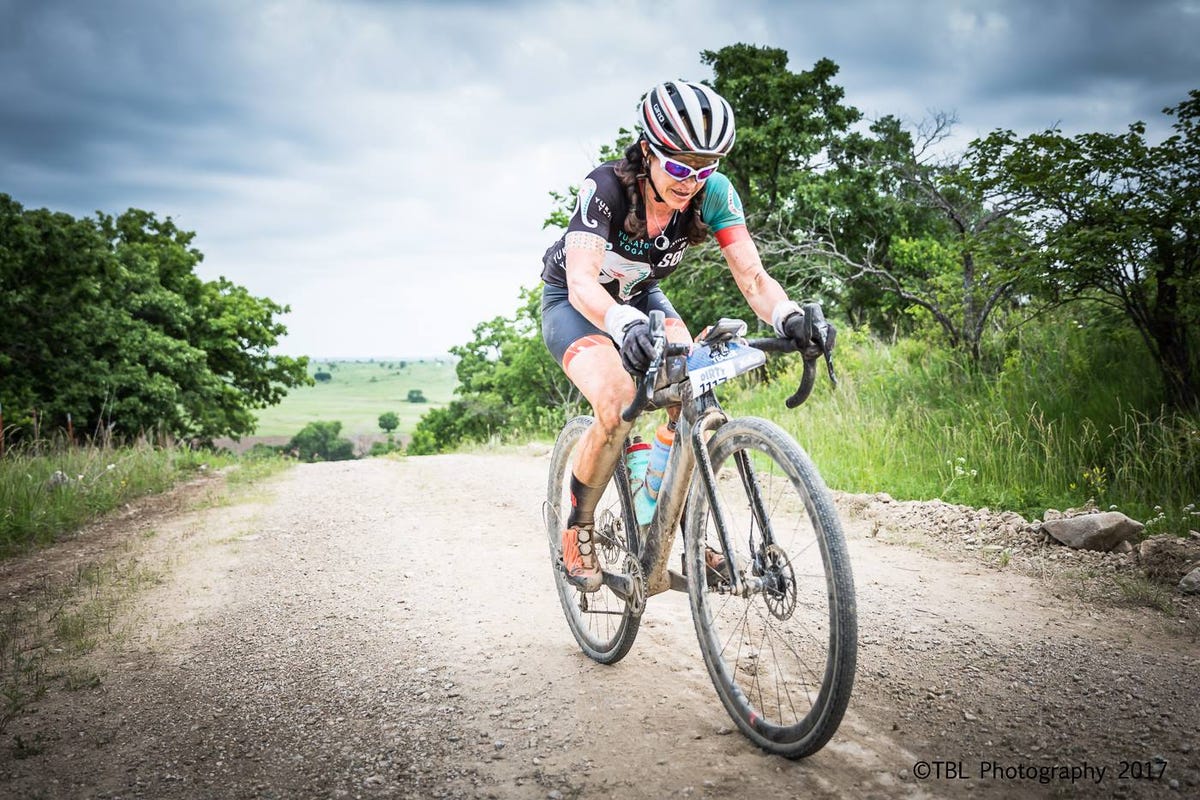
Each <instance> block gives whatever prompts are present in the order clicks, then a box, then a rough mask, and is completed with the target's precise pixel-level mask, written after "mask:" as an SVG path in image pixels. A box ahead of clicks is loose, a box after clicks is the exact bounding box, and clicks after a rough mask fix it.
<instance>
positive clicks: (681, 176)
mask: <svg viewBox="0 0 1200 800" xmlns="http://www.w3.org/2000/svg"><path fill="white" fill-rule="evenodd" d="M646 144H647V145H648V146H649V147H650V152H652V153H654V155H656V156H658V160H659V161H661V162H662V168H663V172H666V173H667V174H668V175H670V176H671V177H672V178H674V179H675V180H677V181H686V180H687V179H688V178H695V179H696V180H697V181H698V182H700V183H704V182H705V181H706V180H708V179H709V178H711V177H712V175H713V173H714V172H716V171H717V167H719V166H720V165H721V162H720V160H717V161H714V162H713V163H711V164H706V165H704V166H703V167H699V168H697V167H692V166H688V165H687V164H685V163H683V162H682V161H676V160H675V159H673V158H670V157H668V156H666V155H665V154H664V153H663V152H662V151H661V150H659V149H658V148H657V147H655V146H654V145H652V144H650V143H649V142H646Z"/></svg>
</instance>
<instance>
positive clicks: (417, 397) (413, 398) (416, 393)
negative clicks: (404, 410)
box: [408, 389, 429, 403]
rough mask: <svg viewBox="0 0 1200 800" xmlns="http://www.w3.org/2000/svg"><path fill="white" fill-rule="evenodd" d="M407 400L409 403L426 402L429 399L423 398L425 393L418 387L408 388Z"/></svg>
mask: <svg viewBox="0 0 1200 800" xmlns="http://www.w3.org/2000/svg"><path fill="white" fill-rule="evenodd" d="M408 402H410V403H428V402H429V401H428V400H426V399H425V393H424V392H422V391H421V390H420V389H409V391H408Z"/></svg>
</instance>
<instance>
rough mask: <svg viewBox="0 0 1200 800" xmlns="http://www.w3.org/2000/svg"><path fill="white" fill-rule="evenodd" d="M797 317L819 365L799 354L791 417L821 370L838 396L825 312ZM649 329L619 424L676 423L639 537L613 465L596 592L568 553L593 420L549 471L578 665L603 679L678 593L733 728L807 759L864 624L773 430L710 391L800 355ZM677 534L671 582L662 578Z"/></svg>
mask: <svg viewBox="0 0 1200 800" xmlns="http://www.w3.org/2000/svg"><path fill="white" fill-rule="evenodd" d="M805 312H806V313H808V314H810V315H813V316H812V317H810V318H811V319H813V320H814V323H815V325H814V327H815V329H816V330H817V331H818V335H817V337H816V338H817V345H818V347H817V348H815V349H817V350H818V351H819V352H813V349H809V350H808V351H806V352H805V353H804V354H803V356H804V370H803V373H802V378H801V381H800V386H799V388H798V389H797V391H796V393H795V394H794V395H793V396H792V397H790V398H789V399H788V400H787V405H788V407H789V408H794V407H796V406H798V405H799V404H800V403H802V402H804V400H805V399H806V398H807V397H808V394H809V393H810V392H811V390H812V388H813V383H814V380H815V375H816V372H817V369H816V363H817V361H818V359H819V358H820V357H821V356H822V355H824V357H825V361H826V365H827V367H828V371H829V376H830V378H831V380H834V381H836V377H835V374H834V369H833V361H832V357H831V345H832V342H830V343H829V345H830V346H829V347H827V346H826V343H825V339H824V333H825V331H826V330H827V327H826V326H825V325H824V317H823V316H822V314H821V310H820V306H819V305H816V304H810V305H808V306H805ZM650 324H651V333H652V336H653V337H654V341H655V348H656V350H655V358H654V359H653V361H652V363H651V365H650V368H649V370H647V373H646V375H645V376H644V377H642V378H641V379H639V381H638V385H637V394H636V396H635V399H634V401H633V403H632V404H631V405H630V407H629V408H627V409H625V410H624V411H623V417H624V419H625V420H626V421H627V422H630V421H633V420H634V419H635V418H636V417H637V416H638V415H639V414H641V413H642V412H643V411H646V410H651V409H658V408H666V407H668V406H671V405H673V404H680V405H681V413H680V415H679V420H678V423H677V429H676V433H675V440H674V444H673V445H672V447H671V450H670V455H669V457H668V461H667V468H666V471H665V474H664V478H663V483H662V487H661V490H660V493H659V496H658V501H657V505H656V507H655V511H654V516H653V519H652V521H651V522H650V523H649V524H648V525H642V526H639V525H638V523H637V518H636V514H635V509H634V498H633V488H634V487H632V486H631V482H630V475H629V470H628V468H627V466H626V463H625V459H624V458H621V459H619V460H618V464H617V468H616V471H615V473H614V475H613V477H612V480H611V481H610V482H609V485H608V486H607V487H606V488H605V492H604V495H603V497H602V498H601V501H600V503H599V504H598V505H597V508H596V512H595V528H594V538H593V542H594V546H595V547H596V551H597V554H598V556H599V559H600V566H601V569H602V571H603V583H602V585H601V587H600V588H599V589H598V590H596V591H594V592H582V591H580V590H579V589H577V588H576V587H575V585H574V584H572V583H570V582H569V581H568V580H567V576H566V572H565V569H564V567H563V563H562V552H561V549H562V546H561V533H562V530H563V529H564V528H565V527H566V520H567V517H568V514H569V513H570V508H571V499H570V476H571V468H572V463H573V461H574V455H575V450H576V446H577V445H578V443H579V441H580V439H581V437H582V436H583V433H584V431H586V430H587V428H588V426H589V425H591V423H592V418H591V417H587V416H581V417H576V418H575V419H572V420H571V421H569V422H568V423H567V424H566V425H565V426H564V427H563V429H562V431H561V432H560V433H559V436H558V440H557V442H556V444H555V446H554V451H553V454H552V456H551V466H550V477H549V484H548V488H547V492H548V494H547V497H548V500H547V503H546V506H545V510H546V514H545V517H546V533H547V536H548V537H549V542H550V556H551V562H552V565H553V568H554V579H555V583H556V585H557V589H558V595H559V599H560V601H561V603H562V607H563V611H564V612H565V614H566V618H567V623H568V625H569V626H570V629H571V632H572V633H573V634H574V636H575V639H576V641H577V642H578V643H579V646H580V647H581V648H582V649H583V651H584V653H586V654H587V655H588V656H590V657H591V658H592V659H594V660H596V661H598V662H600V663H603V664H612V663H615V662H617V661H619V660H620V659H621V658H623V657H624V656H625V655H626V654H627V653H628V652H629V649H630V647H631V646H632V645H633V642H634V639H635V638H636V636H637V633H638V627H639V625H640V623H641V618H642V613H643V611H644V610H645V608H646V600H647V598H648V597H650V596H653V595H655V594H658V593H661V592H664V591H667V590H677V591H686V592H687V593H688V595H689V599H690V606H691V612H692V618H693V621H694V622H695V627H696V634H697V636H698V637H699V640H700V650H701V652H702V653H703V655H704V662H705V665H706V666H707V668H708V673H709V676H710V677H711V678H712V682H713V685H714V686H715V687H716V690H717V694H718V696H719V697H720V698H721V702H722V703H723V704H724V706H725V709H726V710H727V711H728V712H729V715H730V716H731V717H732V718H733V720H734V722H735V723H736V725H737V727H738V728H739V729H740V730H741V732H742V733H743V734H745V735H746V736H747V737H748V738H749V739H750V740H751V741H752V742H754V743H755V744H756V745H758V746H760V747H762V748H764V749H765V750H767V751H769V752H772V753H775V754H779V755H782V756H786V757H788V758H802V757H804V756H808V755H811V754H812V753H815V752H816V751H817V750H819V749H821V748H822V747H823V746H824V745H825V744H826V743H827V742H828V741H829V739H830V737H832V736H833V734H834V732H835V731H836V730H837V728H838V725H839V724H840V723H841V720H842V716H843V714H844V713H845V710H846V705H847V703H848V702H849V700H850V692H851V689H852V687H853V683H854V670H855V660H856V656H857V616H856V609H855V596H854V581H853V577H852V576H851V572H850V564H849V559H848V557H847V553H846V545H845V541H844V537H843V534H842V528H841V523H840V522H839V520H838V516H837V512H836V510H835V508H834V504H833V498H832V496H831V495H830V492H829V489H828V488H827V487H826V486H825V483H824V481H823V480H822V479H821V476H820V475H819V474H818V472H817V469H816V467H815V466H814V465H813V463H812V461H811V460H810V459H809V457H808V455H807V454H806V453H805V452H804V450H803V449H801V448H800V446H799V445H797V444H796V442H795V440H794V439H793V438H792V437H791V436H790V435H789V434H788V433H787V432H785V431H784V430H783V429H782V428H780V427H779V426H778V425H776V424H775V423H773V422H771V421H769V420H765V419H760V418H756V417H743V418H730V417H728V416H727V415H726V414H725V413H724V412H723V411H722V410H721V407H720V405H719V404H718V403H717V399H716V396H715V395H714V391H713V390H714V389H715V387H716V386H717V385H719V384H721V383H724V382H725V381H727V380H729V379H731V378H734V377H736V376H738V375H742V374H744V373H747V372H750V371H751V370H754V369H755V368H757V367H759V366H761V365H762V364H764V363H765V361H766V352H767V351H778V352H787V351H795V349H796V347H795V345H794V343H793V342H792V341H791V340H789V339H775V338H771V339H758V340H750V341H747V340H745V339H744V338H742V335H743V334H744V332H745V330H746V325H745V323H744V322H742V321H740V320H725V319H723V320H721V321H720V322H719V323H718V324H717V325H714V326H712V327H711V328H710V329H708V330H707V332H706V333H705V334H703V335H702V336H701V338H700V340H699V341H698V342H697V343H696V344H695V345H694V346H693V347H691V348H689V347H688V346H686V345H675V344H669V343H668V342H667V340H666V336H665V333H664V330H663V318H662V312H654V313H653V314H652V315H651V321H650ZM689 351H690V354H689ZM626 444H628V442H626ZM680 527H682V531H683V555H682V560H683V563H682V567H683V569H682V571H681V572H676V571H675V570H674V569H671V568H670V566H669V563H668V562H669V561H670V560H671V552H672V550H671V549H672V546H673V544H674V541H675V533H676V530H677V529H678V528H680ZM711 551H716V553H717V554H720V555H722V556H724V563H723V564H721V562H720V559H719V558H718V559H713V558H712V552H711ZM714 563H715V564H716V565H717V567H718V568H717V569H713V568H712V565H713V564H714Z"/></svg>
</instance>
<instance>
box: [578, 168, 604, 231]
mask: <svg viewBox="0 0 1200 800" xmlns="http://www.w3.org/2000/svg"><path fill="white" fill-rule="evenodd" d="M595 196H596V182H595V181H594V180H592V179H591V178H587V179H585V180H584V182H583V184H582V185H580V187H579V203H578V205H577V206H576V211H577V212H578V214H579V219H580V220H581V221H582V222H583V224H584V225H586V226H588V227H589V228H594V227H596V225H597V224H599V223H597V222H596V220H594V219H588V206H590V205H591V204H592V198H593V197H595Z"/></svg>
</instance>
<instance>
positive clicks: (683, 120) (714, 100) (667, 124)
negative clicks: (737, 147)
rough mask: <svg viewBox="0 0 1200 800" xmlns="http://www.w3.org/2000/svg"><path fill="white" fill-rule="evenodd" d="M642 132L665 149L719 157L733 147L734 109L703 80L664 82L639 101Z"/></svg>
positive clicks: (665, 150)
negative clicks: (699, 81) (698, 81)
mask: <svg viewBox="0 0 1200 800" xmlns="http://www.w3.org/2000/svg"><path fill="white" fill-rule="evenodd" d="M642 133H644V134H645V136H646V138H647V139H649V140H650V142H651V144H653V145H654V146H655V147H657V148H659V149H660V150H662V151H664V152H668V153H674V154H679V155H696V156H716V157H717V158H720V157H722V156H724V155H726V154H727V153H728V152H729V148H731V147H733V140H734V137H735V134H734V129H733V109H732V108H730V107H729V103H728V102H727V101H726V100H725V98H724V97H721V95H719V94H717V93H716V92H715V91H713V90H712V89H711V88H710V87H708V86H705V85H704V84H702V83H692V82H691V81H667V82H666V83H660V84H659V85H658V86H655V87H654V88H653V89H651V90H650V91H649V92H647V93H646V97H645V99H644V100H642Z"/></svg>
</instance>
